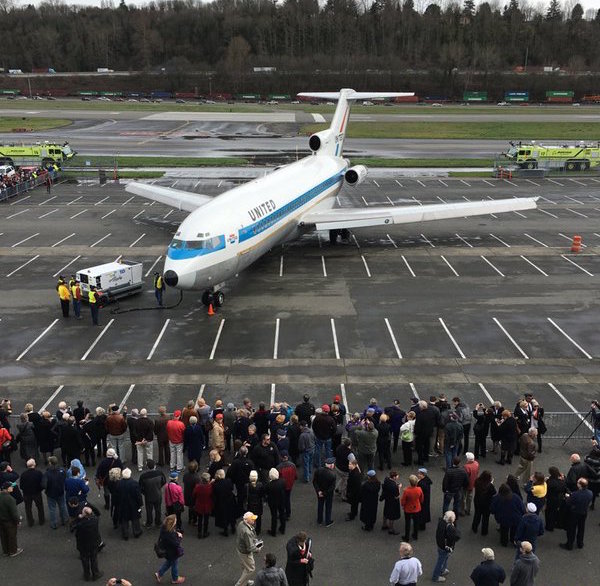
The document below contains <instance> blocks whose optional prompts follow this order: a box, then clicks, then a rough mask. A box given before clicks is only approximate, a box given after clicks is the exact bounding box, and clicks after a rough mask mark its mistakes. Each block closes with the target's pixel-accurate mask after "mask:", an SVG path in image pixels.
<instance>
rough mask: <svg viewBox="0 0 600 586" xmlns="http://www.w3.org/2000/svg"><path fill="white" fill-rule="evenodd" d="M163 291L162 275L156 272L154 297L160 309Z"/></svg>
mask: <svg viewBox="0 0 600 586" xmlns="http://www.w3.org/2000/svg"><path fill="white" fill-rule="evenodd" d="M164 290H165V281H164V279H163V278H162V275H161V274H160V273H159V272H158V271H156V272H155V273H154V296H155V297H156V301H157V303H158V305H159V306H160V307H162V306H163V291H164Z"/></svg>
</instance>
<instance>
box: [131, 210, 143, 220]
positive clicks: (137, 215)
mask: <svg viewBox="0 0 600 586" xmlns="http://www.w3.org/2000/svg"><path fill="white" fill-rule="evenodd" d="M143 213H144V210H142V211H141V212H138V213H137V214H136V215H135V216H133V218H131V219H132V220H135V219H136V218H139V217H140V216H141V215H142V214H143Z"/></svg>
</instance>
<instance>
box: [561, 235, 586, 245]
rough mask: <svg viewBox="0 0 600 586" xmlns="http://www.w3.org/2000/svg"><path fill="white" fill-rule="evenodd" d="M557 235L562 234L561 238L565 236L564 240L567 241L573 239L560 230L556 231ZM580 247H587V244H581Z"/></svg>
mask: <svg viewBox="0 0 600 586" xmlns="http://www.w3.org/2000/svg"><path fill="white" fill-rule="evenodd" d="M558 235H559V236H562V237H563V238H565V239H566V240H568V241H569V242H573V239H572V238H570V237H569V236H567V235H566V234H563V233H562V232H559V233H558ZM581 248H587V244H583V243H582V244H581Z"/></svg>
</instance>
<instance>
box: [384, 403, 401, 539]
mask: <svg viewBox="0 0 600 586" xmlns="http://www.w3.org/2000/svg"><path fill="white" fill-rule="evenodd" d="M382 417H383V415H382ZM401 488H402V483H401V482H398V472H396V471H395V470H392V471H391V472H390V473H389V476H388V477H387V478H386V479H385V480H384V481H383V486H382V488H381V496H380V497H379V500H380V501H383V502H384V505H383V525H382V527H381V530H382V531H385V530H386V529H387V532H388V533H389V534H390V535H400V532H399V531H396V530H395V529H394V521H397V520H398V519H400V490H401Z"/></svg>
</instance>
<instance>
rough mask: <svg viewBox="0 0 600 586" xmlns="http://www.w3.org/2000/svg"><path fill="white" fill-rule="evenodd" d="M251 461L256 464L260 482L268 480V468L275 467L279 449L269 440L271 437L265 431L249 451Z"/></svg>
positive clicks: (277, 461) (277, 462)
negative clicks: (258, 441)
mask: <svg viewBox="0 0 600 586" xmlns="http://www.w3.org/2000/svg"><path fill="white" fill-rule="evenodd" d="M250 457H251V458H252V461H253V462H254V464H255V465H256V468H257V471H258V475H259V476H260V479H261V480H262V482H264V483H266V482H268V481H269V470H271V468H276V467H277V464H279V450H278V449H277V446H276V445H275V444H273V443H272V442H271V438H270V437H269V436H268V435H267V434H266V433H265V434H263V435H262V436H261V441H260V443H259V444H257V445H255V446H254V448H253V449H252V452H251V453H250Z"/></svg>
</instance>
